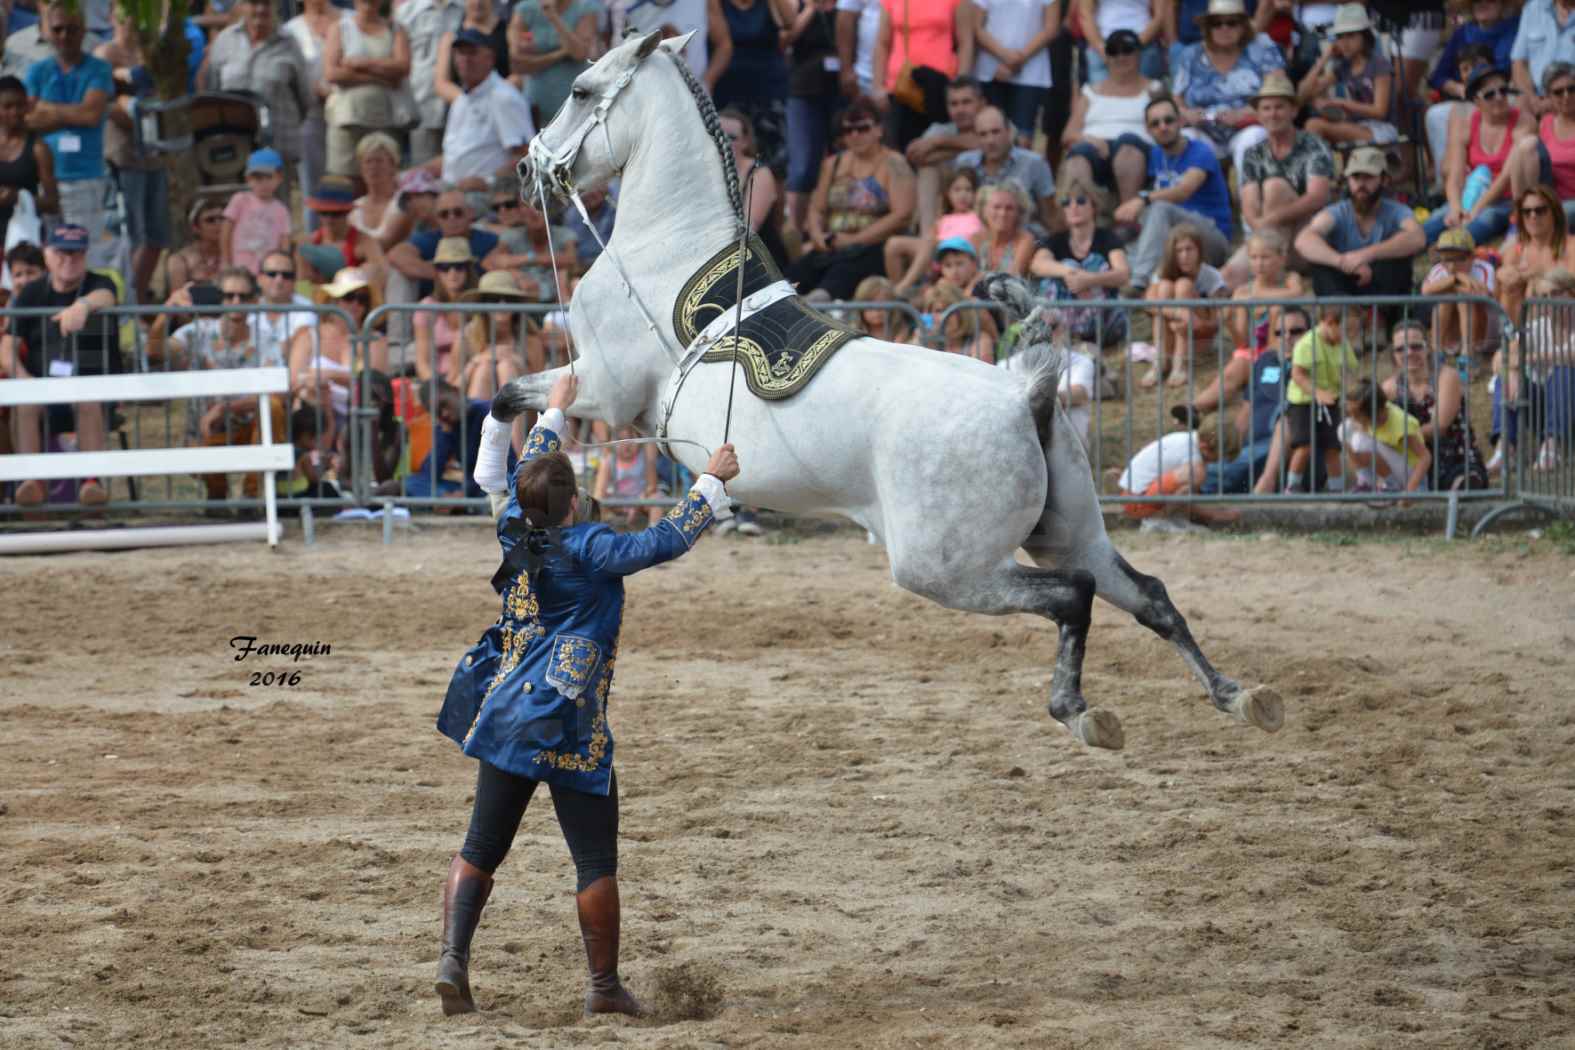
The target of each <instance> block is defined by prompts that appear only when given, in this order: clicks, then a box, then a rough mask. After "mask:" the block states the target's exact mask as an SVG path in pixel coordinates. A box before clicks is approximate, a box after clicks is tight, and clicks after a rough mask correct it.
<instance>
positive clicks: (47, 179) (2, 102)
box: [0, 76, 60, 243]
mask: <svg viewBox="0 0 1575 1050" xmlns="http://www.w3.org/2000/svg"><path fill="white" fill-rule="evenodd" d="M24 193H25V194H27V196H26V198H24V197H23V196H22V195H23V194H24ZM59 194H60V191H59V188H58V187H57V186H56V184H55V158H54V154H52V153H50V152H49V146H48V144H47V143H45V142H44V140H43V138H42V137H40V136H39V134H38V132H36V131H33V130H32V129H30V128H29V127H28V126H27V89H26V88H25V87H23V86H22V82H21V81H20V80H18V79H17V78H16V77H13V76H0V236H4V237H5V243H14V239H13V238H12V237H11V236H10V226H11V220H12V219H13V217H15V218H17V220H18V222H19V226H18V231H17V232H18V234H19V235H31V239H32V240H33V242H34V243H37V242H38V241H41V240H43V233H44V231H43V220H42V218H41V217H42V216H43V215H46V214H49V213H52V212H55V211H58V210H59V208H60V203H59ZM24 226H25V227H26V230H25V231H24V229H23V227H24ZM35 227H36V232H34V228H35Z"/></svg>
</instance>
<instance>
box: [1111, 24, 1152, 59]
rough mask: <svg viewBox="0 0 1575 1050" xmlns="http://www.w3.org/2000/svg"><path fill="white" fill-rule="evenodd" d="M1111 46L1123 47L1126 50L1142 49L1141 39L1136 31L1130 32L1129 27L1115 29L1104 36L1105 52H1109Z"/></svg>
mask: <svg viewBox="0 0 1575 1050" xmlns="http://www.w3.org/2000/svg"><path fill="white" fill-rule="evenodd" d="M1111 48H1125V49H1126V50H1128V51H1141V50H1143V39H1142V38H1141V37H1139V36H1138V35H1137V34H1136V33H1134V32H1132V30H1130V29H1117V30H1116V31H1115V32H1113V33H1111V34H1110V35H1109V36H1107V37H1105V52H1106V54H1108V53H1109V52H1110V49H1111Z"/></svg>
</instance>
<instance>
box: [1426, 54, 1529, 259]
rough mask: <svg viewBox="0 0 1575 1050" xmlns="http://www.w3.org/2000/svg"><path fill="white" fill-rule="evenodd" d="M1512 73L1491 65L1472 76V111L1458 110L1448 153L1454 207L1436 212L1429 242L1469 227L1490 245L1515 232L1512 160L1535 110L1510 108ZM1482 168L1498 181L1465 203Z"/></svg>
mask: <svg viewBox="0 0 1575 1050" xmlns="http://www.w3.org/2000/svg"><path fill="white" fill-rule="evenodd" d="M1509 91H1510V86H1509V75H1508V74H1507V73H1505V72H1504V71H1503V70H1501V69H1495V68H1493V67H1491V66H1478V67H1477V68H1476V69H1474V70H1472V71H1471V73H1470V74H1469V75H1468V76H1467V77H1466V98H1467V99H1469V100H1470V101H1471V102H1472V103H1473V105H1472V108H1471V109H1470V110H1465V109H1462V110H1458V111H1456V112H1455V113H1454V114H1453V115H1451V116H1450V118H1449V145H1448V147H1447V148H1446V149H1445V151H1444V169H1445V173H1446V176H1445V179H1444V189H1445V192H1446V193H1447V194H1448V195H1449V206H1448V207H1447V208H1443V209H1440V210H1439V211H1436V212H1434V213H1433V217H1432V218H1430V219H1428V220H1427V223H1426V224H1425V225H1424V226H1423V227H1422V228H1423V229H1424V230H1425V231H1426V233H1427V243H1428V244H1432V243H1434V242H1435V241H1437V240H1438V235H1439V234H1441V233H1443V232H1444V230H1445V229H1446V228H1450V227H1455V226H1465V227H1466V229H1468V230H1469V231H1471V238H1472V240H1474V241H1476V243H1478V244H1488V243H1490V242H1492V241H1496V240H1498V239H1499V238H1500V237H1502V236H1503V235H1504V231H1505V230H1507V229H1509V219H1510V213H1511V212H1512V211H1513V210H1514V203H1515V198H1514V196H1513V194H1512V192H1511V186H1510V164H1509V156H1510V152H1511V150H1513V148H1514V146H1515V140H1517V139H1519V138H1521V137H1523V136H1528V135H1532V134H1533V131H1534V128H1535V125H1534V124H1533V123H1532V116H1531V108H1530V107H1529V106H1528V107H1527V108H1526V109H1524V110H1520V109H1516V108H1515V107H1514V106H1512V105H1510V95H1509ZM1479 167H1485V168H1487V170H1488V171H1489V172H1490V173H1491V174H1492V178H1493V181H1492V183H1490V184H1489V186H1488V188H1487V189H1486V190H1484V191H1483V192H1482V193H1481V194H1480V195H1479V196H1478V197H1477V198H1476V200H1474V201H1473V202H1472V203H1471V206H1470V207H1469V208H1468V207H1467V206H1466V204H1465V199H1464V198H1465V190H1466V180H1467V179H1469V178H1470V177H1471V173H1472V172H1473V171H1475V170H1476V169H1477V168H1479Z"/></svg>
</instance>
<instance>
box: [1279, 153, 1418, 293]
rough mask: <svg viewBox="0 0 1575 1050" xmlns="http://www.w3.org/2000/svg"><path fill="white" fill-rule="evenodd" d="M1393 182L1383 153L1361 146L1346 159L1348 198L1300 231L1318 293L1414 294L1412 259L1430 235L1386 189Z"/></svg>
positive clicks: (1301, 245) (1299, 242)
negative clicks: (1426, 233)
mask: <svg viewBox="0 0 1575 1050" xmlns="http://www.w3.org/2000/svg"><path fill="white" fill-rule="evenodd" d="M1388 181H1389V162H1388V160H1387V159H1386V158H1385V157H1384V153H1383V151H1382V150H1380V149H1378V148H1377V147H1376V146H1361V147H1358V148H1357V149H1356V150H1355V151H1353V152H1352V153H1351V157H1350V159H1349V160H1347V161H1346V162H1345V183H1346V192H1347V194H1348V196H1347V197H1346V199H1344V200H1342V201H1339V202H1337V203H1335V204H1331V205H1330V206H1329V207H1327V208H1325V209H1324V210H1323V211H1321V212H1319V213H1318V214H1317V215H1316V216H1314V217H1313V220H1312V222H1310V223H1308V224H1307V227H1306V228H1305V229H1303V230H1302V232H1301V233H1299V234H1298V235H1297V237H1296V250H1297V252H1299V253H1300V254H1301V257H1302V258H1303V259H1305V260H1307V262H1308V263H1309V264H1310V265H1311V267H1312V282H1313V290H1314V291H1315V292H1316V293H1317V294H1318V295H1319V296H1336V295H1410V294H1411V261H1412V260H1413V259H1414V258H1415V257H1416V254H1417V253H1418V252H1420V251H1421V250H1422V249H1423V248H1424V247H1426V244H1427V238H1426V236H1425V235H1424V234H1423V233H1422V227H1421V225H1420V224H1419V223H1418V222H1417V221H1416V216H1415V215H1413V214H1412V213H1411V209H1410V208H1407V207H1406V206H1405V205H1404V204H1401V203H1400V202H1399V201H1397V200H1395V199H1394V198H1393V197H1390V196H1388V195H1387V194H1386V193H1385V192H1384V191H1385V188H1386V186H1387V184H1388ZM1380 309H1381V310H1383V311H1384V312H1385V313H1388V312H1392V308H1388V307H1382V308H1380Z"/></svg>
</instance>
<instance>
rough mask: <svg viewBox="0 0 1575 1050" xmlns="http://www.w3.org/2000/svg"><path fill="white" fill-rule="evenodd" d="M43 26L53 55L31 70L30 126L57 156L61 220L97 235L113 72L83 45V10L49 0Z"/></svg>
mask: <svg viewBox="0 0 1575 1050" xmlns="http://www.w3.org/2000/svg"><path fill="white" fill-rule="evenodd" d="M43 25H44V32H45V34H46V35H47V36H48V37H49V42H50V45H51V46H52V47H53V48H54V49H55V54H54V57H53V58H45V59H40V60H39V61H38V62H36V63H34V64H33V66H32V68H30V69H29V70H28V71H27V77H26V78H25V80H24V82H25V83H26V85H27V94H28V97H29V98H31V99H35V100H36V101H35V102H34V104H33V108H32V110H31V111H30V112H29V113H28V114H27V126H28V128H29V129H31V130H33V131H37V132H39V133H41V134H42V135H43V136H44V142H45V143H47V144H48V146H49V152H50V153H51V154H52V155H53V157H54V161H55V178H56V180H57V181H58V182H59V183H60V215H61V221H63V222H66V223H70V224H72V225H75V226H81V227H82V228H83V229H85V230H88V231H89V232H90V234H91V235H92V236H94V237H95V238H96V237H99V235H100V234H101V233H102V232H103V230H104V226H105V208H104V201H105V197H106V195H107V194H108V192H109V170H108V169H107V168H106V167H105V166H104V122H105V120H106V119H107V114H108V112H109V101H110V99H111V98H112V97H114V94H115V80H114V71H113V70H112V69H111V68H110V64H109V63H108V62H105V61H104V60H103V59H101V58H94V57H93V56H92V55H89V54H87V53H86V52H84V51H83V50H82V38H83V35H84V32H85V30H84V28H83V21H82V14H81V12H80V11H67V10H66V8H65V7H64V6H63V5H61V4H59V3H54V4H51V5H50V6H49V7H47V8H45V10H44V21H43ZM98 243H103V242H102V241H100V242H98ZM96 246H97V245H95V247H96ZM92 255H93V253H92V252H91V251H90V253H89V260H88V261H89V265H97V264H99V263H100V260H97V259H94V258H93V257H92Z"/></svg>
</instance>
